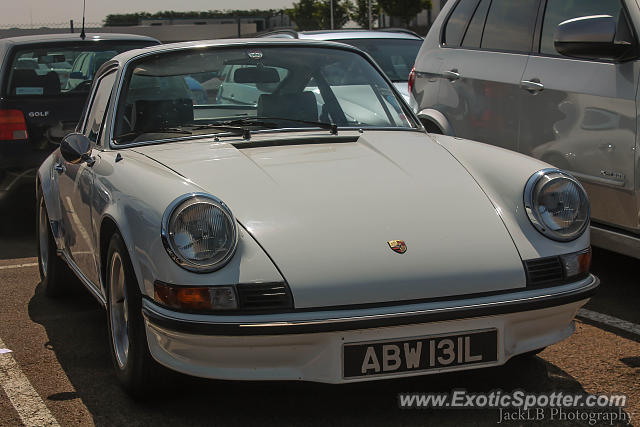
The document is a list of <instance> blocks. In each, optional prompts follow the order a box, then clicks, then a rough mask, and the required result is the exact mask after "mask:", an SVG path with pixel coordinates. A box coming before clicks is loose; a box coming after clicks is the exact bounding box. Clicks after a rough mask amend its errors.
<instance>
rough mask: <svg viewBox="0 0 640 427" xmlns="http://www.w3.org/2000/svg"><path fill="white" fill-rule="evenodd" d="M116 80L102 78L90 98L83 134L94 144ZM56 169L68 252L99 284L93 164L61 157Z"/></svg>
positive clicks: (106, 76) (86, 274)
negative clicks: (92, 206)
mask: <svg viewBox="0 0 640 427" xmlns="http://www.w3.org/2000/svg"><path fill="white" fill-rule="evenodd" d="M114 81H115V72H112V73H110V74H107V75H105V76H104V77H102V78H101V79H100V80H99V81H98V82H96V86H95V87H94V90H93V94H92V96H91V98H90V103H89V107H88V110H87V115H86V120H85V122H84V126H83V128H82V132H83V133H84V135H85V136H86V137H87V138H88V139H89V140H90V141H91V142H92V143H94V144H96V143H97V142H98V140H99V138H100V136H101V133H102V129H103V121H104V117H105V113H106V109H107V105H108V104H109V99H110V96H111V90H112V88H113V83H114ZM93 151H96V150H95V149H94V150H93ZM92 155H93V153H92ZM56 169H57V170H58V171H60V178H59V180H58V182H59V184H58V185H59V191H60V204H61V206H60V208H61V209H60V211H61V213H62V224H63V230H64V242H65V250H66V251H67V255H68V256H69V257H70V258H71V260H72V261H73V262H74V263H75V264H76V266H77V267H78V268H79V269H80V271H81V272H82V274H83V275H84V276H85V277H86V278H87V279H89V280H90V281H91V282H92V283H95V284H98V283H100V281H99V273H98V258H97V257H98V254H97V251H96V247H97V245H96V236H95V232H94V227H93V224H92V222H91V199H92V197H93V180H94V173H93V169H92V165H90V164H89V163H87V162H80V163H77V164H73V163H69V162H66V161H64V160H63V159H62V157H61V156H59V157H58V160H57V165H56Z"/></svg>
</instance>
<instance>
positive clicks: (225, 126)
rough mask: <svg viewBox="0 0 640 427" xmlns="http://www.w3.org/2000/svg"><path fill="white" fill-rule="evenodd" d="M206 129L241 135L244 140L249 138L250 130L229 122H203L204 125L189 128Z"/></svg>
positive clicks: (194, 129)
mask: <svg viewBox="0 0 640 427" xmlns="http://www.w3.org/2000/svg"><path fill="white" fill-rule="evenodd" d="M206 129H216V130H221V131H225V132H229V133H231V134H232V135H242V138H244V139H246V140H249V139H251V131H250V130H249V128H243V127H239V126H231V125H230V124H229V123H226V122H224V123H222V124H215V123H207V124H204V125H197V126H193V127H192V128H191V130H193V131H198V130H206Z"/></svg>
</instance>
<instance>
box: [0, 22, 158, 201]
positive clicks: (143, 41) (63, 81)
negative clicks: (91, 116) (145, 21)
mask: <svg viewBox="0 0 640 427" xmlns="http://www.w3.org/2000/svg"><path fill="white" fill-rule="evenodd" d="M159 43H160V42H159V41H158V40H156V39H153V38H151V37H144V36H137V35H131V34H87V35H86V36H85V37H84V38H81V37H80V35H79V34H47V35H37V36H24V37H13V38H6V39H0V202H1V201H2V200H3V199H4V198H5V197H6V196H7V195H8V194H9V193H10V192H11V191H12V190H16V189H18V188H19V187H22V186H23V184H31V183H32V182H33V177H35V171H36V169H37V167H38V166H39V165H40V163H42V161H43V160H44V159H45V158H46V157H47V155H48V154H49V153H50V152H51V151H53V150H54V149H55V148H56V147H57V145H58V144H59V142H60V140H61V139H62V137H63V136H65V135H66V134H67V133H69V132H71V131H73V130H74V129H75V126H76V123H77V122H78V120H79V119H80V115H81V114H82V108H83V107H84V104H85V101H86V98H87V96H88V94H89V89H90V88H91V84H92V82H93V76H94V74H95V72H96V71H97V70H98V68H100V66H101V65H102V64H103V63H104V62H106V61H107V60H109V59H111V58H112V57H113V56H115V55H117V54H118V53H121V52H124V51H127V50H131V49H137V48H142V47H146V46H151V45H156V44H159Z"/></svg>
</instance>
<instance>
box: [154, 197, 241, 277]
mask: <svg viewBox="0 0 640 427" xmlns="http://www.w3.org/2000/svg"><path fill="white" fill-rule="evenodd" d="M194 198H203V199H208V202H209V203H211V204H212V205H214V206H216V207H217V208H218V209H220V211H221V212H222V213H223V214H224V215H225V216H226V217H227V220H228V221H229V222H230V224H231V226H232V228H233V242H232V247H231V250H229V251H228V252H227V254H226V255H225V257H224V258H222V259H221V260H220V261H218V262H216V263H211V264H207V265H202V264H196V263H193V262H191V261H189V260H188V259H185V258H183V257H182V256H180V252H179V251H177V250H176V249H175V248H174V245H173V242H172V239H171V236H170V230H169V223H170V221H171V218H172V217H173V214H174V213H175V212H176V210H177V209H178V208H179V207H180V206H182V205H183V204H185V203H187V202H189V201H190V200H191V199H194ZM161 237H162V244H163V245H164V248H165V250H166V251H167V253H168V254H169V257H170V258H171V259H172V260H173V261H174V262H175V263H176V264H178V265H179V266H180V267H182V268H184V269H185V270H188V271H191V272H193V273H211V272H214V271H216V270H219V269H221V268H222V267H224V266H225V265H226V264H227V263H228V262H229V261H230V260H231V258H233V256H234V255H235V252H236V249H237V247H238V238H239V233H238V224H237V222H236V219H235V217H234V216H233V213H232V212H231V209H229V207H228V206H227V205H226V204H225V203H224V202H223V201H222V200H220V199H219V198H217V197H216V196H214V195H211V194H208V193H198V192H194V193H187V194H183V195H182V196H180V197H178V198H177V199H175V200H174V201H173V202H171V203H170V204H169V206H168V207H167V209H165V211H164V214H163V215H162V229H161Z"/></svg>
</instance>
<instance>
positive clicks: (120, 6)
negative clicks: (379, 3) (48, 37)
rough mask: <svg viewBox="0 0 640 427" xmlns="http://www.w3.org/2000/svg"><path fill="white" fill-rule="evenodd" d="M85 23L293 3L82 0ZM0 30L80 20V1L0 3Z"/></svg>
mask: <svg viewBox="0 0 640 427" xmlns="http://www.w3.org/2000/svg"><path fill="white" fill-rule="evenodd" d="M86 2H87V10H86V22H87V23H98V22H102V20H103V19H104V17H105V16H106V15H108V14H111V13H130V12H151V13H153V12H158V11H161V10H182V11H187V10H224V9H280V8H283V7H291V5H292V4H293V0H180V1H176V0H107V1H105V0H86ZM0 3H1V4H2V5H1V6H0V11H1V13H0V27H7V26H14V25H15V26H24V25H30V24H31V23H33V24H52V23H59V24H63V23H68V22H69V19H73V20H74V21H75V22H76V23H80V22H81V21H82V0H0Z"/></svg>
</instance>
